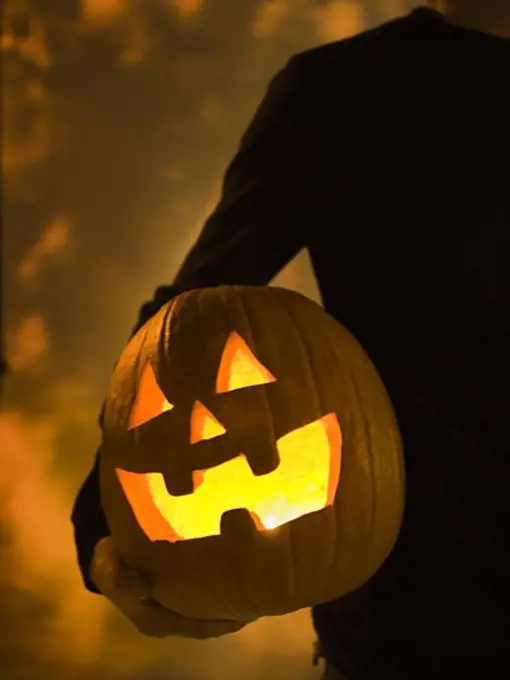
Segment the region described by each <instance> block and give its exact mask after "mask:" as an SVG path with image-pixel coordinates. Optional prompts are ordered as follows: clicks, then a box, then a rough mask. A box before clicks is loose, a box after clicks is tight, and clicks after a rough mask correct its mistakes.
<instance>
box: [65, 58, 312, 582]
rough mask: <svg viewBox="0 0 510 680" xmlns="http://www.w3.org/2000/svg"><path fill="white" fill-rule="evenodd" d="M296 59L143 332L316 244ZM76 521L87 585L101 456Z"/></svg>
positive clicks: (147, 307) (308, 135) (306, 100)
mask: <svg viewBox="0 0 510 680" xmlns="http://www.w3.org/2000/svg"><path fill="white" fill-rule="evenodd" d="M306 89H307V88H305V86H304V83H303V76H302V74H301V71H300V66H299V64H298V61H297V60H296V59H295V58H293V59H291V60H290V61H289V63H288V64H287V66H286V67H285V68H284V69H282V70H281V71H280V72H279V73H278V74H277V75H276V76H275V77H274V78H273V80H272V81H271V83H270V85H269V88H268V90H267V92H266V95H265V97H264V99H263V101H262V103H261V105H260V106H259V108H258V110H257V112H256V114H255V116H254V118H253V120H252V122H251V124H250V125H249V127H248V129H247V131H246V132H245V134H244V136H243V137H242V140H241V144H240V147H239V150H238V152H237V154H236V155H235V157H234V159H233V160H232V162H231V163H230V165H229V167H228V169H227V172H226V174H225V179H224V182H223V190H222V194H221V198H220V200H219V203H218V205H217V206H216V208H215V210H214V212H213V213H212V214H211V216H210V217H209V219H208V220H207V221H206V223H205V225H204V227H203V229H202V231H201V233H200V235H199V237H198V239H197V241H196V242H195V245H194V246H193V248H192V249H191V251H190V252H189V254H188V255H187V257H186V259H185V260H184V263H183V264H182V266H181V268H180V270H179V272H178V273H177V276H176V278H175V281H174V283H173V284H172V285H167V286H161V287H159V288H158V289H156V291H155V294H154V297H153V299H152V300H150V301H149V302H147V303H145V304H144V305H143V306H142V307H141V309H140V313H139V317H138V322H137V324H136V326H135V328H134V332H136V331H137V330H138V329H139V328H141V327H142V326H143V325H144V324H145V323H146V321H148V320H149V319H150V318H151V317H152V316H153V315H154V314H156V313H157V312H158V311H159V309H160V308H161V307H162V306H163V305H164V304H166V303H167V302H168V301H170V300H171V299H172V298H174V297H175V296H176V295H179V294H180V293H182V292H185V291H186V290H191V289H193V288H204V287H210V286H219V285H267V284H268V283H269V282H270V281H271V280H272V279H273V278H274V277H275V276H276V275H277V274H278V272H279V271H280V270H281V269H282V268H283V267H284V266H285V265H286V264H287V263H288V262H289V261H290V260H291V259H292V258H293V257H294V256H295V255H296V254H297V253H298V252H299V251H300V250H301V249H302V248H304V247H305V246H306V245H307V243H308V234H309V233H310V231H311V229H313V227H314V220H315V214H314V213H315V210H316V207H317V205H318V202H317V201H318V199H317V196H316V193H317V192H316V186H315V183H314V177H315V174H316V173H314V171H313V164H314V162H315V156H316V154H317V144H316V140H315V139H314V129H315V126H314V124H313V121H312V120H311V113H312V112H313V105H311V104H312V102H313V100H312V99H310V97H309V96H307V91H306ZM72 522H73V525H74V536H75V542H76V548H77V554H78V563H79V567H80V570H81V573H82V577H83V580H84V583H85V586H86V588H87V589H88V590H90V591H91V592H96V593H97V592H99V591H98V589H97V588H96V586H95V584H94V583H93V582H92V580H91V579H90V574H89V569H90V563H91V559H92V555H93V551H94V547H95V545H96V543H97V542H98V541H99V540H100V539H101V538H102V537H104V536H107V535H109V529H108V525H107V522H106V518H105V515H104V512H103V509H102V506H101V499H100V492H99V456H98V454H96V458H95V461H94V465H93V467H92V470H91V471H90V473H89V475H88V477H87V478H86V480H85V481H84V483H83V485H82V486H81V488H80V491H79V493H78V495H77V498H76V501H75V504H74V507H73V511H72Z"/></svg>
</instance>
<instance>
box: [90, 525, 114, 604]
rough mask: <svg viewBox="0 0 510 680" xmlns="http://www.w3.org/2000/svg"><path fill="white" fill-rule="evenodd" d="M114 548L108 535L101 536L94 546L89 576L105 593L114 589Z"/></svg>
mask: <svg viewBox="0 0 510 680" xmlns="http://www.w3.org/2000/svg"><path fill="white" fill-rule="evenodd" d="M114 553H115V550H114V546H113V541H112V538H111V537H110V536H107V537H105V538H102V539H101V540H100V541H98V543H97V544H96V547H95V548H94V555H93V557H92V563H91V566H90V576H91V578H92V580H93V581H94V583H95V584H96V586H97V587H98V588H99V590H100V591H101V592H102V593H104V594H106V593H107V592H108V593H110V592H112V591H113V590H114V588H115V586H114V578H115V562H116V559H115V554H114Z"/></svg>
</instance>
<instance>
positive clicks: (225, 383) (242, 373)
mask: <svg viewBox="0 0 510 680" xmlns="http://www.w3.org/2000/svg"><path fill="white" fill-rule="evenodd" d="M275 381H276V378H275V377H274V375H273V374H272V373H271V372H270V371H268V369H267V368H266V367H265V366H264V365H263V364H261V363H260V361H259V360H258V359H257V358H256V357H255V355H254V354H253V352H252V351H251V349H250V348H249V347H248V345H247V344H246V342H245V341H244V340H243V339H242V337H241V336H240V335H239V334H238V333H236V332H235V331H233V332H232V333H231V334H230V335H229V337H228V339H227V342H226V344H225V348H224V350H223V355H222V357H221V362H220V368H219V370H218V376H217V378H216V391H217V392H218V394H220V393H222V392H233V391H234V390H240V389H243V388H244V387H254V386H255V385H266V384H267V383H271V382H275Z"/></svg>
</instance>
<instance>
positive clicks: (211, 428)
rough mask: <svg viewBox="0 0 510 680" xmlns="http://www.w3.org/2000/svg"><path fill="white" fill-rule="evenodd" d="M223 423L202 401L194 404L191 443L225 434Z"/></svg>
mask: <svg viewBox="0 0 510 680" xmlns="http://www.w3.org/2000/svg"><path fill="white" fill-rule="evenodd" d="M225 432H226V430H225V428H224V427H223V425H222V424H221V423H220V422H218V420H217V419H216V418H215V417H214V416H213V414H212V413H211V412H210V411H209V410H208V409H207V408H206V407H205V406H204V405H203V404H202V403H201V402H200V401H196V402H195V403H194V404H193V409H192V411H191V419H190V443H191V444H196V443H197V442H201V441H203V440H204V439H214V437H219V436H220V435H222V434H225Z"/></svg>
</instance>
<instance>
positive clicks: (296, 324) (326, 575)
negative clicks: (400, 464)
mask: <svg viewBox="0 0 510 680" xmlns="http://www.w3.org/2000/svg"><path fill="white" fill-rule="evenodd" d="M283 307H284V309H285V311H286V313H287V315H288V317H289V318H290V320H291V326H292V327H293V329H294V330H295V332H296V336H297V339H298V342H299V344H300V345H301V347H302V349H303V354H304V355H305V357H306V358H307V359H309V358H310V350H309V348H308V344H307V343H306V341H305V338H304V334H303V333H302V331H301V328H300V326H299V320H297V319H296V317H295V316H294V314H293V313H292V311H291V310H290V309H289V307H290V305H289V306H287V305H283ZM309 363H310V362H309V361H307V362H306V366H307V368H308V369H309V376H311V381H310V382H311V384H312V391H313V393H314V396H315V398H316V402H318V406H319V410H320V411H321V412H324V404H323V402H322V400H321V397H320V395H319V394H317V393H316V390H313V387H314V383H315V375H314V372H313V369H312V367H311V366H310V365H309ZM340 427H341V425H340ZM332 524H333V526H334V531H335V543H336V541H337V539H338V532H337V527H336V515H335V514H334V513H333V519H332ZM291 532H292V527H291ZM334 554H335V553H334V552H333V555H334ZM322 571H323V572H325V573H324V582H323V583H322V584H321V589H322V590H323V591H324V590H325V589H326V588H327V587H328V586H329V582H330V580H331V572H332V565H331V567H330V568H328V569H327V570H322Z"/></svg>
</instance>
